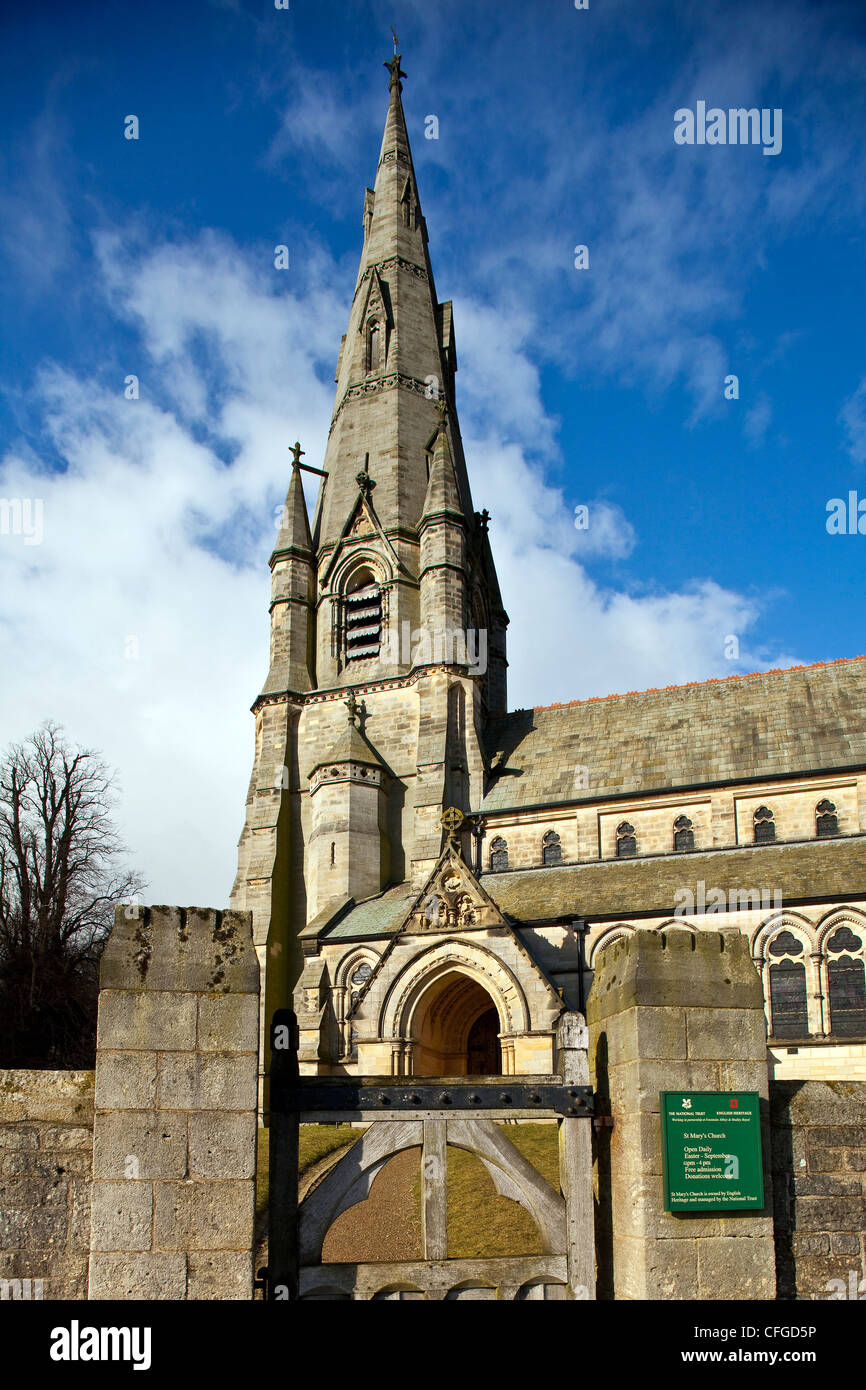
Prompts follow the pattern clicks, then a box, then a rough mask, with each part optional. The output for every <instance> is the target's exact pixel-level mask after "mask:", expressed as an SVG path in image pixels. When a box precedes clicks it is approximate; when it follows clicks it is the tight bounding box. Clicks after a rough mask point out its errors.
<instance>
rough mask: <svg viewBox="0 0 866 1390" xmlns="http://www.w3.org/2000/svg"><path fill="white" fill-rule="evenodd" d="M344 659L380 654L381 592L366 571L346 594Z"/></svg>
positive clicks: (359, 658) (354, 578) (351, 659)
mask: <svg viewBox="0 0 866 1390" xmlns="http://www.w3.org/2000/svg"><path fill="white" fill-rule="evenodd" d="M345 614H346V660H347V661H361V660H363V659H365V658H368V657H376V656H378V655H379V648H380V647H381V645H382V590H381V589H380V587H379V585H378V583H377V582H376V578H375V576H374V575H373V574H372V572H371V571H370V570H368V569H363V570H359V571H358V573H357V574H356V575H355V576H354V577H353V580H352V584H351V587H350V588H349V590H348V591H347V593H346V608H345Z"/></svg>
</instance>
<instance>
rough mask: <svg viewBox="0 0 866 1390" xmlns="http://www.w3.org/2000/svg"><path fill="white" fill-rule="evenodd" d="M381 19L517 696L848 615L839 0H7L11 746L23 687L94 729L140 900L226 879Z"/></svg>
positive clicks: (598, 690) (861, 27) (854, 341)
mask: <svg viewBox="0 0 866 1390" xmlns="http://www.w3.org/2000/svg"><path fill="white" fill-rule="evenodd" d="M392 22H394V23H396V25H397V29H398V34H399V38H400V47H401V50H402V53H403V67H404V68H405V69H406V71H407V73H408V80H407V82H406V84H405V91H404V103H405V108H406V115H407V121H408V124H409V132H410V138H411V140H412V143H413V150H414V155H415V164H416V170H417V174H418V181H419V188H420V194H421V201H422V206H423V209H424V213H425V215H426V217H427V222H428V227H429V230H430V244H431V255H432V260H433V267H434V272H435V275H436V283H437V289H438V292H439V295H440V297H441V298H443V299H445V298H452V299H453V300H454V305H455V331H456V341H457V350H458V359H459V367H460V370H459V372H458V377H457V385H458V408H459V411H460V416H461V423H462V428H463V434H464V441H465V444H466V449H467V457H468V462H469V468H470V476H471V480H472V486H473V492H474V497H475V503H476V506H478V507H479V508H480V507H482V506H487V507H488V508H489V509H490V511H491V513H492V516H493V520H492V525H491V539H492V542H493V547H494V554H495V556H496V559H497V563H498V565H499V570H500V577H501V581H502V586H503V591H504V595H505V602H506V607H507V608H508V610H509V612H510V615H511V619H512V625H511V629H510V633H509V655H510V660H511V670H510V682H511V703H512V705H514V706H520V705H530V704H546V703H551V702H553V701H556V700H567V699H570V698H577V697H584V696H588V695H601V694H605V693H607V692H611V691H622V690H629V689H640V688H645V687H647V686H651V685H664V684H668V683H675V682H682V681H688V680H700V679H705V678H709V677H713V676H724V675H730V674H737V673H740V672H743V671H749V670H756V669H765V668H767V667H773V666H778V665H786V664H791V663H794V662H811V661H818V660H831V659H834V658H836V657H841V656H852V655H857V654H859V653H860V652H861V651H862V650H863V649H864V645H866V644H864V641H863V637H862V618H861V611H862V589H863V582H862V576H863V558H862V557H863V555H864V554H866V549H864V548H866V537H863V536H859V535H857V536H835V535H829V534H828V533H827V529H826V525H825V522H826V517H827V511H826V508H827V502H828V501H829V499H831V498H834V497H845V496H847V493H848V491H849V490H850V489H855V490H857V489H859V490H861V492H862V494H863V495H864V496H866V477H864V461H866V344H864V334H863V303H864V283H866V263H864V233H863V226H864V216H863V214H864V200H866V168H864V164H866V153H864V148H866V146H864V139H863V136H864V129H866V120H864V105H866V94H864V85H863V81H862V75H863V73H864V71H866V12H864V10H863V7H862V5H861V4H859V3H854V4H846V3H840V4H835V3H832V0H831V2H830V3H821V4H820V5H818V4H801V3H794V2H793V0H774V2H773V3H771V4H767V3H760V0H753V3H748V4H745V3H739V0H730V2H729V3H724V4H723V3H721V0H700V2H699V3H683V2H682V0H678V3H652V4H647V3H646V0H628V2H626V0H623V2H622V3H615V2H614V3H610V2H608V3H601V2H600V0H598V3H597V0H590V8H589V9H588V10H581V11H578V10H576V9H575V8H574V5H573V3H571V0H540V2H539V0H533V3H531V4H529V3H521V4H518V3H511V0H502V3H496V4H493V3H483V4H482V3H475V4H465V3H452V0H443V3H439V4H437V5H436V6H430V5H428V4H427V3H426V2H425V3H417V2H416V0H389V3H388V4H380V3H377V0H373V2H371V3H366V2H365V0H361V2H360V3H352V4H348V3H327V2H326V3H323V0H316V3H313V0H291V4H290V8H289V9H288V10H277V9H276V8H275V7H274V6H273V5H271V6H268V5H267V4H266V3H265V0H261V3H257V4H248V3H229V2H228V0H226V2H225V3H205V0H190V2H189V3H186V4H184V5H182V6H172V5H167V4H161V3H159V0H154V3H150V4H148V5H147V6H131V7H117V6H113V5H108V4H96V3H94V4H88V3H87V0H82V3H79V4H76V5H75V6H69V5H66V4H60V3H56V4H55V3H43V4H37V5H34V6H33V7H30V8H28V9H24V8H23V7H22V8H19V10H18V12H17V13H16V12H14V11H13V10H12V9H11V8H8V9H7V10H6V11H5V14H4V18H3V21H2V35H3V43H2V57H0V64H2V77H3V81H2V83H0V120H2V126H3V131H4V140H3V142H2V147H3V151H4V153H3V155H2V162H0V171H2V182H0V241H2V266H3V269H4V271H5V274H4V275H3V276H2V283H0V295H2V303H0V311H2V321H3V324H4V327H5V329H6V331H5V333H4V334H3V342H2V347H0V497H4V498H7V499H9V498H20V499H28V498H29V499H33V500H34V502H35V499H41V500H42V503H43V508H44V535H43V537H42V541H41V544H39V545H34V544H29V545H28V544H25V543H24V542H25V538H24V537H23V536H21V535H17V536H16V535H3V536H0V663H2V670H3V679H2V683H0V743H3V744H5V743H6V742H8V741H9V740H10V739H13V738H21V737H23V736H25V735H26V734H27V733H28V732H29V730H30V729H31V728H33V727H34V726H35V725H36V724H37V723H38V722H39V720H41V719H42V718H45V717H53V718H56V719H59V720H61V721H62V722H63V723H64V724H65V725H66V726H67V729H68V731H69V733H70V735H71V736H72V737H74V738H76V739H80V740H82V741H84V742H88V743H91V744H94V745H96V746H98V747H100V748H102V749H104V750H105V752H106V754H107V755H108V757H109V758H110V760H111V761H112V762H113V763H114V764H115V765H116V766H117V767H118V768H119V771H120V775H121V784H122V787H123V801H122V804H121V808H120V809H121V818H122V821H123V825H124V829H125V832H126V835H127V839H128V841H129V843H130V847H131V849H132V851H133V858H134V860H135V862H136V863H137V864H138V865H139V867H140V868H141V869H142V871H143V872H144V873H145V876H146V877H147V878H148V880H149V882H150V889H149V893H148V897H149V899H150V900H168V901H199V902H202V901H206V902H210V903H213V904H215V905H219V904H221V903H224V902H225V901H226V898H227V894H228V891H229V887H230V884H231V878H232V875H233V871H234V857H235V848H234V845H235V840H236V837H237V834H238V832H239V830H240V826H241V821H242V809H243V798H244V794H245V788H246V779H247V777H248V774H249V765H250V760H251V753H252V719H251V717H250V715H249V713H248V707H249V704H250V703H251V700H252V699H253V697H254V696H255V694H256V692H257V689H258V688H259V686H260V683H261V680H262V677H263V675H264V673H265V669H266V655H267V597H268V584H267V568H266V559H267V555H268V553H269V550H270V548H271V543H272V539H273V535H274V529H273V527H274V509H275V508H277V507H278V506H279V503H280V502H281V500H282V496H283V494H284V491H285V487H286V484H287V480H288V478H287V475H288V469H287V463H286V460H287V455H286V447H287V445H288V444H289V443H290V442H291V441H292V440H294V438H295V437H300V439H301V440H302V442H303V444H304V447H305V449H306V450H307V457H308V461H309V462H312V463H318V462H320V461H321V456H322V454H323V451H324V444H325V440H326V437H327V427H328V422H329V418H330V411H331V408H332V405H333V389H334V388H333V371H334V365H335V361H336V353H337V348H338V345H339V339H340V335H341V334H342V333H343V332H344V331H345V325H346V319H347V316H348V309H349V303H350V299H351V294H352V290H353V286H354V279H355V275H356V271H357V263H358V256H359V253H360V223H361V209H362V203H363V190H364V187H365V185H367V184H368V183H369V184H371V183H372V182H373V179H374V176H375V165H376V159H377V155H378V149H379V142H380V139H381V131H382V125H383V121H384V115H385V107H386V102H387V74H386V73H385V72H384V70H383V68H382V62H383V60H384V59H385V58H387V57H388V56H389V53H390V48H391V44H390V33H389V30H390V25H391V23H392ZM698 101H705V102H706V103H707V105H708V106H718V107H721V108H724V109H727V108H729V107H739V106H745V107H758V108H773V109H775V108H779V109H781V111H782V113H783V143H782V149H781V152H780V153H779V154H778V155H777V156H769V157H768V156H764V155H763V154H762V151H761V149H760V147H756V146H715V147H710V146H706V145H704V146H698V145H695V146H678V145H676V144H675V143H674V139H673V130H674V112H675V110H677V109H678V108H680V107H692V108H694V107H695V105H696V103H697V102H698ZM130 114H135V115H137V116H138V118H139V122H140V138H139V139H138V140H137V141H131V140H126V139H124V136H123V130H124V118H125V117H126V116H128V115H130ZM429 115H435V116H437V118H438V121H439V138H438V139H436V140H432V139H429V140H428V139H426V138H425V119H426V117H428V116H429ZM276 244H285V245H287V246H288V247H289V251H290V266H289V269H288V270H286V271H277V270H276V269H275V268H274V257H273V251H274V246H275V245H276ZM578 244H585V245H587V246H588V247H589V259H590V264H589V269H587V270H577V269H575V266H574V248H575V246H576V245H578ZM729 373H735V374H736V375H737V376H738V378H739V392H740V394H739V399H738V400H736V401H727V400H725V398H724V379H725V377H726V375H728V374H729ZM129 374H135V375H136V376H138V377H139V380H140V396H139V399H138V400H134V401H130V400H127V399H125V398H124V387H123V383H124V379H125V378H126V377H127V375H129ZM311 500H312V499H311ZM579 503H584V504H588V505H589V507H590V527H589V529H588V530H587V531H586V532H578V531H576V530H575V528H574V526H573V512H574V507H575V505H577V504H579ZM732 636H734V637H736V639H737V642H736V644H734V648H733V650H735V651H736V652H738V655H735V656H733V657H732V656H731V651H732V644H731V643H730V641H729V639H730V638H731V637H732Z"/></svg>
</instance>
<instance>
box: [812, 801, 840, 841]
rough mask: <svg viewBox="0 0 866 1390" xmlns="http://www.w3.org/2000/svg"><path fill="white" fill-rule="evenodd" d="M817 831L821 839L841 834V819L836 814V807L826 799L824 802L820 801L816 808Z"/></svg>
mask: <svg viewBox="0 0 866 1390" xmlns="http://www.w3.org/2000/svg"><path fill="white" fill-rule="evenodd" d="M815 829H816V831H817V833H818V838H819V839H821V837H822V836H824V835H838V834H839V817H838V815H837V814H836V807H835V806H834V804H833V802H832V801H828V800H827V798H826V797H825V798H824V800H823V801H819V802H818V805H817V806H816V807H815Z"/></svg>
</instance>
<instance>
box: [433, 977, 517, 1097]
mask: <svg viewBox="0 0 866 1390" xmlns="http://www.w3.org/2000/svg"><path fill="white" fill-rule="evenodd" d="M501 1029H502V1024H501V1022H500V1018H499V1011H498V1009H497V1007H496V1004H495V1003H494V1000H493V998H492V996H491V995H490V994H488V992H487V990H486V989H485V988H484V986H483V985H482V984H480V983H479V981H478V980H476V979H474V978H473V977H472V976H471V975H467V974H465V973H464V972H463V971H461V970H448V971H446V972H445V973H444V974H441V975H438V976H437V977H436V978H435V979H434V980H432V981H431V983H430V984H429V985H428V986H427V988H426V989H425V990H424V992H423V994H422V995H421V996H420V998H419V999H418V1001H417V1003H416V1005H415V1008H414V1010H413V1012H412V1023H411V1055H412V1075H413V1076H500V1075H501V1074H502V1045H501V1042H500V1033H501Z"/></svg>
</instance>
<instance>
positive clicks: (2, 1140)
mask: <svg viewBox="0 0 866 1390" xmlns="http://www.w3.org/2000/svg"><path fill="white" fill-rule="evenodd" d="M92 1144H93V1072H92V1071H0V1281H2V1297H4V1298H6V1297H8V1298H20V1297H24V1298H26V1297H28V1296H29V1297H31V1298H39V1297H42V1298H43V1299H63V1298H84V1297H86V1292H87V1252H88V1249H89V1246H90V1158H91V1147H92ZM27 1280H29V1281H30V1283H29V1285H28V1284H27V1283H26V1282H23V1281H27ZM18 1281H22V1282H21V1283H18ZM35 1281H41V1283H37V1282H35Z"/></svg>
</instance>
